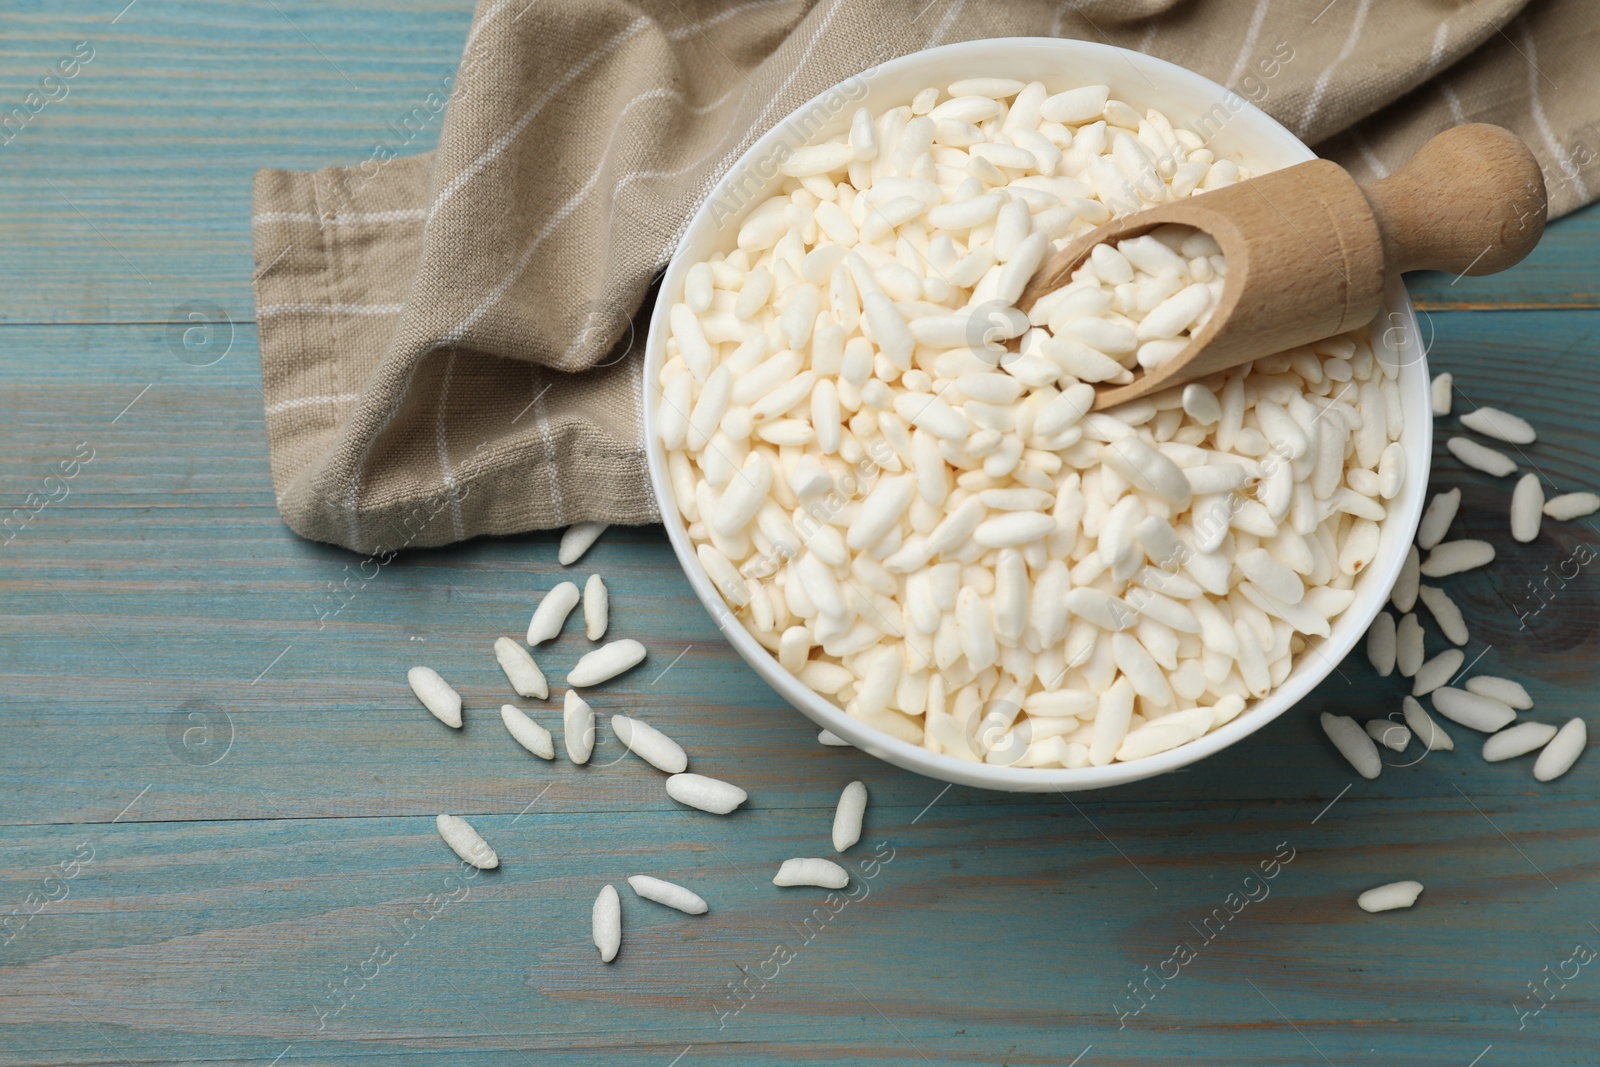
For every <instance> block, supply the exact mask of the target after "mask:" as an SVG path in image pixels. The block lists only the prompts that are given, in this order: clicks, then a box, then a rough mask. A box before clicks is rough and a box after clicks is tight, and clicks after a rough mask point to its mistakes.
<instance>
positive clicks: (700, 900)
mask: <svg viewBox="0 0 1600 1067" xmlns="http://www.w3.org/2000/svg"><path fill="white" fill-rule="evenodd" d="M628 885H629V886H631V887H632V888H633V891H634V892H635V893H637V894H638V895H639V896H641V897H643V898H644V899H646V900H653V901H655V902H656V903H657V904H665V905H666V906H667V907H669V908H677V909H678V910H679V911H681V912H683V913H684V914H685V915H704V914H705V913H706V912H707V911H708V910H709V906H708V905H707V904H706V901H705V898H704V897H702V896H701V895H700V894H699V893H696V892H694V891H693V890H692V889H685V888H684V887H683V886H681V885H678V884H677V883H676V882H669V881H667V880H666V879H664V878H655V877H652V876H651V875H648V874H635V875H632V876H631V877H629V879H628Z"/></svg>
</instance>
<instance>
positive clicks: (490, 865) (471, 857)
mask: <svg viewBox="0 0 1600 1067" xmlns="http://www.w3.org/2000/svg"><path fill="white" fill-rule="evenodd" d="M434 825H435V826H437V827H438V829H439V836H440V837H442V838H444V843H445V844H447V845H449V846H450V849H451V851H452V852H454V853H455V854H456V855H457V856H460V857H461V858H462V860H463V861H465V862H467V863H470V864H472V865H473V866H474V867H476V868H478V870H480V871H489V870H493V869H494V868H496V867H498V866H500V857H499V856H497V855H495V851H494V849H492V848H490V847H489V842H487V841H485V840H484V839H483V838H482V836H480V835H479V833H478V831H476V830H474V829H473V828H472V824H471V823H469V822H467V820H465V819H463V818H461V817H460V816H457V815H440V816H439V817H438V818H437V819H435V820H434Z"/></svg>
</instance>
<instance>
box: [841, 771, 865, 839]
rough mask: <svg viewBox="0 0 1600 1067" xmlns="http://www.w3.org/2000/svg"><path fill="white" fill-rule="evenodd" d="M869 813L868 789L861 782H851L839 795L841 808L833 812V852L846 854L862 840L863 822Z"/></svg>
mask: <svg viewBox="0 0 1600 1067" xmlns="http://www.w3.org/2000/svg"><path fill="white" fill-rule="evenodd" d="M866 811H867V787H866V785H864V784H863V783H861V782H851V783H850V784H849V785H847V786H845V787H844V791H843V792H842V793H840V794H839V806H838V807H837V808H835V809H834V812H833V850H834V851H835V852H845V851H847V850H848V849H849V848H850V846H851V845H853V844H855V843H856V842H857V841H860V840H861V820H862V818H863V817H864V816H865V815H866Z"/></svg>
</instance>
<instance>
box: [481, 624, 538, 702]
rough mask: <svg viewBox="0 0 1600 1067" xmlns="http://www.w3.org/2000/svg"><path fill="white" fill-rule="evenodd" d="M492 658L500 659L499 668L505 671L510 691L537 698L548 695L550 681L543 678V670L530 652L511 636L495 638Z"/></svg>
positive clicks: (518, 694)
mask: <svg viewBox="0 0 1600 1067" xmlns="http://www.w3.org/2000/svg"><path fill="white" fill-rule="evenodd" d="M494 658H495V659H497V660H499V661H500V669H501V670H503V671H505V672H506V681H508V682H510V683H511V691H512V692H514V693H516V694H517V696H519V697H534V698H537V699H539V700H545V699H547V698H548V697H549V696H550V683H548V682H546V681H545V680H544V671H541V670H540V669H539V665H538V664H537V663H535V662H534V661H533V656H532V654H530V653H529V652H528V650H527V649H525V648H523V647H522V646H521V645H519V644H517V643H516V642H515V641H513V640H511V638H509V637H497V638H495V640H494Z"/></svg>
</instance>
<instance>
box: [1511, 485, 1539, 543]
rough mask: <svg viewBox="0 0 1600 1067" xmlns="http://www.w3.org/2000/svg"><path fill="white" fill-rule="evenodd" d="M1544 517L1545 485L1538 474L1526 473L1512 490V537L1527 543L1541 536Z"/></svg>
mask: <svg viewBox="0 0 1600 1067" xmlns="http://www.w3.org/2000/svg"><path fill="white" fill-rule="evenodd" d="M1543 518H1544V486H1542V485H1540V484H1539V476H1538V475H1537V474H1524V475H1523V476H1522V477H1521V478H1518V479H1517V487H1516V488H1515V489H1513V490H1511V537H1512V539H1513V540H1515V541H1520V542H1522V543H1523V544H1527V543H1528V542H1529V541H1532V540H1534V539H1535V538H1536V537H1538V536H1539V522H1540V520H1541V519H1543Z"/></svg>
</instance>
